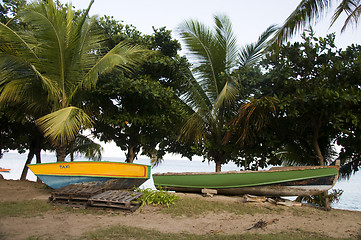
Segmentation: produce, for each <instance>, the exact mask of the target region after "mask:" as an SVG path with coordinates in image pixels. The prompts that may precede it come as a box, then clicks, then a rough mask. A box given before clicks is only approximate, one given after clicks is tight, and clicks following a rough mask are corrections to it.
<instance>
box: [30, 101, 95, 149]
mask: <svg viewBox="0 0 361 240" xmlns="http://www.w3.org/2000/svg"><path fill="white" fill-rule="evenodd" d="M36 123H37V124H38V126H39V128H40V129H41V130H42V131H43V132H44V135H45V137H47V138H49V139H50V140H51V142H53V143H55V145H64V144H67V143H69V142H71V141H72V140H73V139H74V138H75V137H76V135H77V134H78V133H79V130H80V129H81V128H87V127H90V126H91V125H92V120H91V118H90V117H89V116H88V115H87V114H86V113H85V112H84V111H83V110H82V109H80V108H76V107H67V108H63V109H60V110H58V111H55V112H52V113H50V114H47V115H45V116H43V117H41V118H39V119H37V120H36Z"/></svg>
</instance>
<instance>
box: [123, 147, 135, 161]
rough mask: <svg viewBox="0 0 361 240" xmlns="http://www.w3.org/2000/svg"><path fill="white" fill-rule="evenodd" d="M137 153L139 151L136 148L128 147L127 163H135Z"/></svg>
mask: <svg viewBox="0 0 361 240" xmlns="http://www.w3.org/2000/svg"><path fill="white" fill-rule="evenodd" d="M137 153H138V151H137V148H136V147H135V146H128V152H127V159H126V160H125V161H126V162H127V163H133V162H134V159H135V157H136V156H137Z"/></svg>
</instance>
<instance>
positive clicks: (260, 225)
mask: <svg viewBox="0 0 361 240" xmlns="http://www.w3.org/2000/svg"><path fill="white" fill-rule="evenodd" d="M278 220H279V219H278V218H274V219H271V220H268V221H263V219H261V220H259V221H258V222H256V223H255V224H253V225H251V226H249V227H248V228H247V230H251V229H253V228H261V229H264V228H265V227H267V225H269V224H272V223H275V222H277V221H278Z"/></svg>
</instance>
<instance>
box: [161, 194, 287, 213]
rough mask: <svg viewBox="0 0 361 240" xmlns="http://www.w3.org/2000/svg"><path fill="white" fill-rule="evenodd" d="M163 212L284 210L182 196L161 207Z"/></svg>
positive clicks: (261, 211)
mask: <svg viewBox="0 0 361 240" xmlns="http://www.w3.org/2000/svg"><path fill="white" fill-rule="evenodd" d="M161 211H162V212H163V213H167V214H171V215H172V216H184V215H185V216H187V217H191V216H199V215H203V214H207V213H209V212H215V213H220V212H230V213H234V214H237V215H244V214H251V215H254V214H256V213H264V214H272V213H280V212H282V211H284V210H283V209H282V208H271V207H268V206H257V205H253V204H243V203H235V202H220V201H206V200H203V199H196V198H188V197H184V198H181V199H179V200H178V201H177V204H174V205H172V206H170V207H169V208H163V209H162V210H161Z"/></svg>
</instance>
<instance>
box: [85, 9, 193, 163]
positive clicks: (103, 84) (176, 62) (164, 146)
mask: <svg viewBox="0 0 361 240" xmlns="http://www.w3.org/2000/svg"><path fill="white" fill-rule="evenodd" d="M99 25H100V26H101V28H102V30H103V31H104V32H105V33H106V35H107V37H108V38H109V40H110V41H109V42H110V44H111V45H109V47H112V46H113V45H114V44H117V43H118V41H121V40H127V41H128V42H134V43H142V44H144V46H146V47H147V48H148V49H150V50H153V51H154V52H155V54H153V55H152V56H150V57H149V58H144V59H143V60H144V61H143V62H142V64H140V65H139V68H138V69H137V70H136V71H133V72H127V71H119V70H114V71H112V72H110V73H108V74H106V75H104V76H102V77H101V78H100V81H99V83H98V88H97V90H96V91H94V92H93V93H92V95H91V96H89V100H88V103H87V106H90V108H91V110H92V111H93V115H95V116H96V122H95V125H94V129H93V133H94V134H95V135H96V136H97V137H98V138H99V139H100V140H101V141H105V142H108V141H114V142H115V143H116V145H117V146H118V147H120V148H121V149H122V150H123V151H126V157H127V159H126V161H127V162H133V161H134V160H135V159H136V158H137V156H139V155H146V156H148V157H150V158H151V159H152V161H153V162H154V163H159V162H160V161H161V160H162V157H163V156H164V155H165V153H166V151H168V152H172V151H177V152H182V153H185V154H186V153H187V150H186V149H187V148H186V147H184V148H181V147H179V144H178V143H177V141H176V138H177V133H178V131H179V128H180V125H181V124H180V123H181V122H183V119H184V118H185V115H186V114H187V113H186V111H185V110H184V107H183V106H182V103H181V102H180V101H179V99H178V98H177V95H176V94H180V93H182V92H184V90H183V89H182V82H183V78H184V73H183V72H184V69H187V67H188V63H187V61H186V59H185V58H181V57H179V56H178V55H177V52H178V51H179V50H180V44H179V42H178V41H177V40H175V39H172V38H171V32H170V31H168V30H166V29H165V28H161V29H154V33H153V34H151V35H142V34H141V33H140V32H138V31H137V30H136V29H135V27H133V26H129V25H124V24H123V23H121V22H118V21H115V20H114V19H113V18H109V17H106V16H105V17H103V18H101V19H100V20H99ZM112 44H113V45H112ZM94 99H96V100H94Z"/></svg>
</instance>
